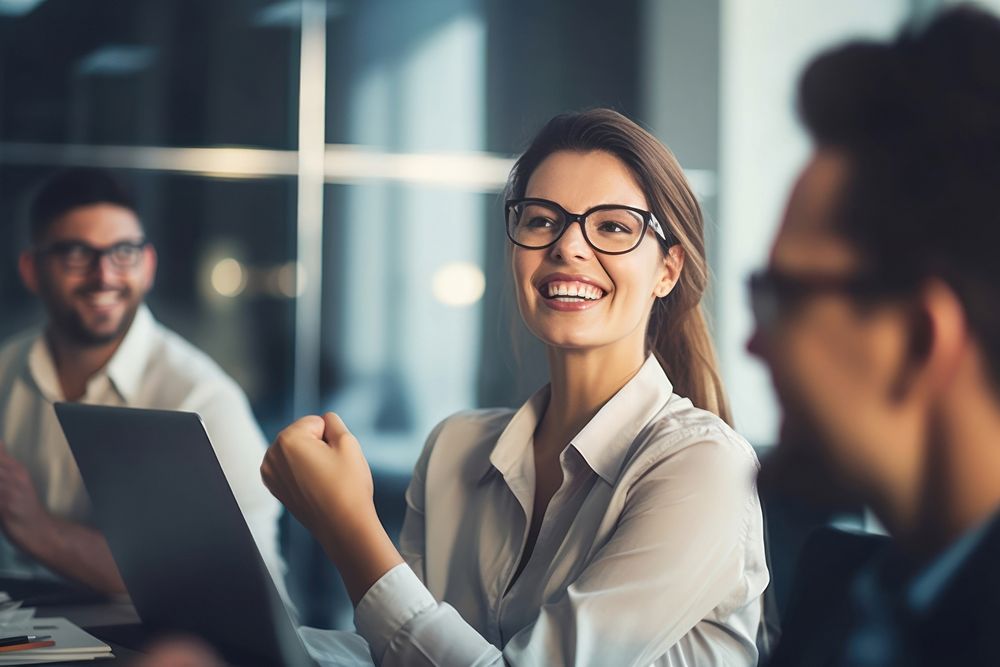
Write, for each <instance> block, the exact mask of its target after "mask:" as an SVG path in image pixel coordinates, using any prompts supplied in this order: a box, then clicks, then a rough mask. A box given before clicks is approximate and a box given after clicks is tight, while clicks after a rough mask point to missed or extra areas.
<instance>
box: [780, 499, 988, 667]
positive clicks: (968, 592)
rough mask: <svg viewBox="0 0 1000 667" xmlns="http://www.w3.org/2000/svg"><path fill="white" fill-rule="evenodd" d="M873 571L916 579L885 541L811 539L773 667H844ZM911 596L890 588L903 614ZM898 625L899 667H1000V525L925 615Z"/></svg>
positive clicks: (836, 535)
mask: <svg viewBox="0 0 1000 667" xmlns="http://www.w3.org/2000/svg"><path fill="white" fill-rule="evenodd" d="M869 567H875V568H877V569H878V570H881V571H882V572H883V573H884V574H885V577H884V579H886V580H892V579H894V578H895V579H897V580H900V579H903V580H904V581H905V579H906V576H907V575H909V573H910V572H911V571H912V570H911V569H910V568H909V566H908V564H907V563H906V562H905V560H904V559H903V558H902V556H900V555H899V554H898V553H896V552H895V550H894V549H893V546H892V543H891V540H889V539H888V538H885V537H881V536H875V535H858V534H853V533H846V532H843V531H839V530H836V529H832V528H823V529H820V530H818V531H817V532H816V533H815V534H814V535H813V536H812V537H811V538H810V540H809V541H808V542H807V544H806V546H805V548H804V549H803V553H802V557H801V558H800V560H799V567H798V571H797V574H796V577H795V584H794V589H793V592H792V597H791V600H790V602H789V606H788V611H787V613H786V614H785V618H784V619H783V623H782V632H781V641H780V643H779V644H778V647H777V650H776V651H775V653H774V655H773V657H772V659H771V662H770V663H769V665H770V667H793V666H794V667H840V666H841V665H843V664H844V663H843V662H842V653H843V650H844V648H845V645H846V642H847V640H848V637H849V636H850V634H851V632H852V631H853V629H854V627H855V625H856V624H857V623H858V618H857V617H856V615H855V611H854V607H853V603H852V599H851V585H852V582H853V580H854V578H855V577H856V576H857V574H858V573H859V572H860V571H861V570H863V569H865V568H869ZM905 590H906V587H905V586H895V585H887V587H886V591H887V595H890V596H895V597H897V598H898V600H897V603H898V604H897V605H896V606H897V608H898V609H904V610H905V605H904V604H903V601H902V592H903V591H905ZM897 620H898V631H899V636H900V644H901V646H899V649H900V653H901V654H902V655H901V657H900V660H899V662H897V663H896V664H895V665H892V666H891V667H903V666H905V667H922V666H924V665H926V666H928V667H929V666H932V665H933V666H934V667H944V666H950V665H957V666H962V667H966V666H969V667H973V666H978V665H996V666H1000V520H998V519H994V520H993V521H992V524H991V525H990V526H989V527H988V528H987V529H986V532H985V533H984V535H983V537H982V539H981V540H980V541H979V543H978V544H977V545H976V548H975V549H974V550H973V552H972V553H971V554H970V555H969V556H968V557H967V558H966V559H965V561H964V562H963V563H962V564H961V566H960V567H959V569H958V570H956V572H955V573H954V574H953V575H952V576H951V578H950V579H949V581H948V583H947V584H946V585H945V587H944V589H943V590H942V591H941V593H940V594H939V595H938V596H937V597H936V598H935V600H934V602H933V603H932V605H931V607H930V608H929V609H928V610H927V612H926V613H925V614H922V615H914V614H912V613H909V612H908V611H901V612H900V614H899V617H898V619H897ZM887 667H890V666H887Z"/></svg>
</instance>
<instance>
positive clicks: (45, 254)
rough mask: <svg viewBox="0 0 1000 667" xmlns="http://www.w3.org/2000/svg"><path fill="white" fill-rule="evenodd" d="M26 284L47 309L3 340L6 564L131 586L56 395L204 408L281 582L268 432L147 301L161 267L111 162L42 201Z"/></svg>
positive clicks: (77, 173)
mask: <svg viewBox="0 0 1000 667" xmlns="http://www.w3.org/2000/svg"><path fill="white" fill-rule="evenodd" d="M29 221H30V234H31V248H30V249H27V250H25V251H24V252H23V253H22V254H21V256H20V263H19V269H20V273H21V277H22V279H23V281H24V284H25V285H26V286H27V288H28V289H29V290H30V291H31V292H33V293H34V294H36V295H37V296H38V297H39V298H40V299H41V301H42V303H43V304H44V306H45V310H46V312H47V314H48V321H47V323H46V324H45V326H44V327H43V328H42V329H41V330H32V331H28V332H26V333H24V334H22V335H20V336H17V337H15V338H14V339H13V340H12V341H10V342H8V343H7V344H5V345H4V346H3V347H2V348H0V530H2V533H3V537H5V538H6V539H5V540H4V539H0V574H16V575H19V576H26V575H27V576H35V577H43V578H47V577H52V576H53V574H55V575H60V576H62V577H65V578H66V579H69V580H74V581H76V582H80V583H82V584H84V585H86V586H88V587H90V588H92V589H94V590H96V591H99V592H102V593H106V594H112V593H117V592H121V591H123V590H124V585H123V583H122V580H121V577H120V576H119V574H118V570H117V568H116V567H115V563H114V561H113V560H112V557H111V553H110V551H109V549H108V545H107V542H106V541H105V539H104V537H103V536H102V535H101V534H100V533H99V532H98V531H97V530H95V529H94V528H93V527H92V526H91V525H90V506H89V501H88V498H87V495H86V492H85V490H84V487H83V482H82V480H81V478H80V473H79V471H78V470H77V467H76V463H75V461H74V459H73V456H72V454H71V452H70V449H69V446H68V444H67V443H66V439H65V437H64V435H63V432H62V429H61V428H60V426H59V423H58V421H57V419H56V415H55V411H54V409H53V403H55V402H58V401H80V402H83V403H91V404H102V405H112V406H129V407H142V408H159V409H168V410H188V411H193V412H198V413H199V414H200V415H201V416H202V418H203V419H204V422H205V425H206V427H207V429H208V432H209V434H210V435H211V438H212V442H213V444H214V446H215V449H216V454H217V455H218V458H219V462H220V464H221V465H222V468H223V470H224V471H225V474H226V477H227V479H228V480H229V483H230V485H231V486H232V489H233V493H234V495H235V496H236V499H237V501H238V503H239V505H240V508H241V509H242V510H243V512H244V514H245V516H246V518H247V523H248V525H249V527H250V529H251V531H252V532H253V535H254V538H255V539H256V541H257V544H258V546H259V548H260V552H261V556H262V557H263V559H264V562H265V563H266V564H267V565H268V568H269V569H270V571H271V573H272V575H273V576H274V578H275V582H276V583H277V585H278V588H279V590H281V591H282V592H284V584H283V578H282V577H283V569H284V565H283V562H282V559H281V557H280V556H279V553H278V548H277V525H276V520H277V518H278V515H279V512H280V507H279V505H278V503H277V501H275V500H274V499H273V498H272V496H271V494H270V493H268V492H267V490H266V489H265V488H264V485H263V483H262V482H261V479H260V474H259V472H258V468H259V467H260V463H261V460H262V458H263V454H264V450H265V447H266V442H265V440H264V437H263V435H262V434H261V432H260V429H259V427H258V426H257V423H256V422H255V420H254V418H253V415H252V413H251V411H250V408H249V405H248V403H247V400H246V397H245V396H244V394H243V392H242V390H241V389H240V388H239V387H238V386H237V385H236V383H235V382H234V381H233V380H232V379H231V378H229V377H228V376H227V375H226V374H225V373H224V372H223V371H222V369H220V368H219V367H218V366H217V365H216V364H215V363H214V362H212V361H211V360H210V359H209V358H208V357H207V356H206V355H205V354H203V353H202V352H200V351H198V350H197V349H195V348H194V347H192V346H191V345H190V344H189V343H187V342H186V341H184V340H183V339H181V338H180V337H179V336H177V335H176V334H174V333H173V332H171V331H169V330H167V329H166V328H164V327H163V326H162V325H160V324H159V323H158V322H157V321H156V320H155V319H154V318H153V315H152V314H151V313H150V312H149V310H148V308H147V307H146V306H145V305H143V299H144V297H145V296H146V293H147V292H148V291H149V289H150V287H152V285H153V278H154V276H155V273H156V252H155V250H154V249H153V246H152V245H151V244H150V243H149V241H148V240H147V239H146V237H145V234H144V231H143V226H142V224H141V222H140V221H139V218H138V216H137V214H136V210H135V206H134V205H133V203H132V199H131V197H130V195H129V193H128V192H127V191H126V190H125V189H124V187H123V186H122V185H121V184H120V183H119V182H118V181H117V180H116V179H114V178H113V177H112V176H111V175H110V174H109V173H107V172H105V171H100V170H89V169H87V170H85V169H75V170H69V171H64V172H61V173H59V174H57V175H55V176H54V177H53V178H52V179H51V180H49V181H48V182H47V183H46V184H45V185H44V186H43V187H42V189H41V190H40V191H39V192H38V194H37V195H36V197H35V199H34V200H33V202H32V205H31V208H30V213H29Z"/></svg>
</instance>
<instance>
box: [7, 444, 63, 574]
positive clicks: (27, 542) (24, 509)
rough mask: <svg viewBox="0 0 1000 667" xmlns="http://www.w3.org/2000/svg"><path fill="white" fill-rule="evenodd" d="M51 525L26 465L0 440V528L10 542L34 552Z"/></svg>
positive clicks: (49, 517)
mask: <svg viewBox="0 0 1000 667" xmlns="http://www.w3.org/2000/svg"><path fill="white" fill-rule="evenodd" d="M52 525H53V521H52V515H50V514H49V513H48V511H46V509H45V507H44V506H43V505H42V503H41V501H40V500H39V498H38V492H37V491H36V490H35V484H34V482H32V481H31V475H29V474H28V469H27V468H25V467H24V466H23V465H21V462H20V461H18V460H17V459H15V458H14V457H12V456H11V455H10V454H9V453H8V452H7V447H6V445H5V444H4V443H3V441H0V528H2V529H3V531H4V533H6V534H7V538H8V539H10V541H11V542H13V543H14V544H16V545H17V546H19V547H20V548H22V549H24V550H25V551H27V552H28V553H32V554H34V553H36V550H37V548H38V545H39V544H40V543H41V542H43V541H44V540H45V539H46V536H47V535H48V534H49V531H50V530H51V529H52Z"/></svg>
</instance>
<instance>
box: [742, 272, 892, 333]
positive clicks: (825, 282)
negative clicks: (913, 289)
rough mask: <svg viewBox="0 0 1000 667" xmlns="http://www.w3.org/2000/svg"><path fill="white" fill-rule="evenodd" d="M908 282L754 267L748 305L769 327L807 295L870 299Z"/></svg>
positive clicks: (758, 320)
mask: <svg viewBox="0 0 1000 667" xmlns="http://www.w3.org/2000/svg"><path fill="white" fill-rule="evenodd" d="M907 288H908V285H905V284H903V283H902V282H900V281H891V280H887V279H886V278H884V277H879V276H874V275H870V274H863V275H855V276H832V275H817V274H813V275H809V274H803V275H793V274H789V273H783V272H781V271H776V270H774V269H767V270H763V271H756V272H754V273H753V274H751V276H750V278H749V279H748V280H747V291H748V292H749V295H750V308H751V310H752V311H753V316H754V320H756V323H757V328H758V330H760V331H762V332H767V331H770V330H772V329H773V328H774V326H775V324H777V323H778V322H780V321H781V320H783V319H785V318H786V317H788V316H789V315H790V314H792V313H793V312H794V311H795V310H796V309H798V308H799V307H800V306H801V305H802V304H803V303H804V302H805V301H807V300H808V299H810V298H812V297H814V296H818V295H820V294H845V295H847V296H850V297H852V298H855V299H863V300H872V299H879V298H883V297H888V296H892V295H895V294H900V293H902V292H904V291H905V290H906V289H907Z"/></svg>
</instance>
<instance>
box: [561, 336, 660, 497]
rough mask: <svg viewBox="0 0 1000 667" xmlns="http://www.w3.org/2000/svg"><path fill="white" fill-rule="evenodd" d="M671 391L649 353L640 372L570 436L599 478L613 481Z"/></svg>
mask: <svg viewBox="0 0 1000 667" xmlns="http://www.w3.org/2000/svg"><path fill="white" fill-rule="evenodd" d="M672 393H673V386H672V385H671V384H670V380H669V379H667V374H666V373H664V372H663V367H662V366H660V362H659V361H658V360H657V359H656V357H655V356H653V355H649V357H647V358H646V361H645V363H643V365H642V366H641V367H640V368H639V372H638V373H636V374H635V376H633V377H632V379H631V380H629V381H628V382H627V383H626V384H625V386H624V387H622V388H621V389H619V390H618V393H617V394H615V395H614V396H612V397H611V400H610V401H608V402H607V403H605V404H604V406H603V407H602V408H601V409H600V410H599V411H598V412H597V414H596V415H594V418H593V419H591V420H590V421H589V422H588V423H587V425H586V426H584V427H583V430H582V431H580V432H579V433H578V434H577V436H576V437H575V438H573V443H572V444H573V446H574V447H575V448H576V450H577V451H578V452H580V455H581V456H583V458H584V459H585V460H586V461H587V464H588V465H589V466H590V467H591V468H592V469H593V470H594V472H596V473H597V474H598V475H600V476H601V479H603V480H604V481H605V482H607V483H608V484H614V483H615V482H616V481H618V475H619V473H620V472H621V469H622V464H623V463H624V461H625V457H626V456H627V455H628V453H629V450H630V449H631V448H632V443H633V442H634V441H635V438H636V436H637V435H639V432H640V431H642V429H643V428H645V427H646V425H647V424H649V422H650V420H651V419H652V418H653V417H654V416H655V415H656V413H658V412H659V411H660V410H662V409H663V406H664V405H666V404H667V401H669V400H670V396H671V394H672Z"/></svg>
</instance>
